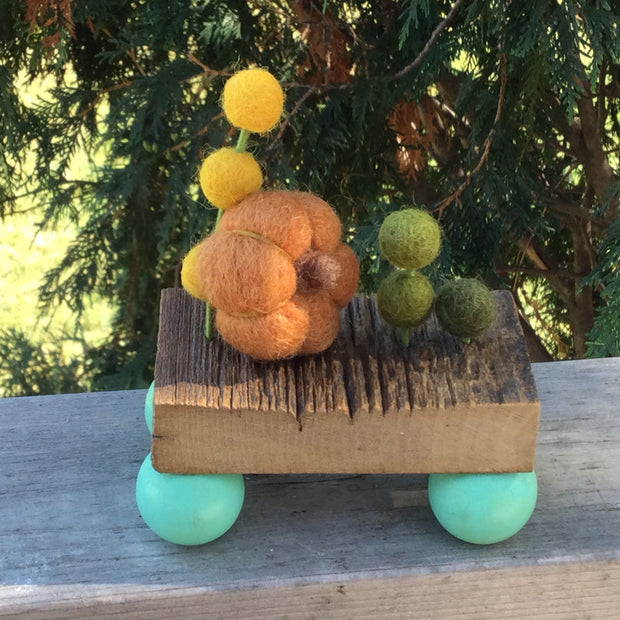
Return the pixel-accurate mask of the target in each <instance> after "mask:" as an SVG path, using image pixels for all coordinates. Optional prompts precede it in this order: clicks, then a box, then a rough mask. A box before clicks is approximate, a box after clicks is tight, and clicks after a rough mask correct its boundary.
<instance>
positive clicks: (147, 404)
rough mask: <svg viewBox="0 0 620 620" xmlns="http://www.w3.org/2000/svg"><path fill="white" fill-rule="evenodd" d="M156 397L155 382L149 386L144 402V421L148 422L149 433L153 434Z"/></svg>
mask: <svg viewBox="0 0 620 620" xmlns="http://www.w3.org/2000/svg"><path fill="white" fill-rule="evenodd" d="M154 396H155V381H153V382H152V383H151V385H150V386H149V389H148V392H147V393H146V399H145V400H144V419H145V420H146V427H147V428H148V429H149V433H153V398H154Z"/></svg>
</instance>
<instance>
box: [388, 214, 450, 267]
mask: <svg viewBox="0 0 620 620" xmlns="http://www.w3.org/2000/svg"><path fill="white" fill-rule="evenodd" d="M440 242H441V232H440V230H439V225H438V224H437V221H436V220H435V219H434V218H433V217H432V216H431V215H429V214H428V213H427V212H426V211H422V210H421V209H405V210H403V211H395V212H394V213H390V215H388V216H387V217H386V218H385V220H383V224H382V225H381V228H380V230H379V248H380V249H381V254H383V256H385V258H387V260H389V261H390V262H391V263H392V264H393V265H396V266H397V267H401V268H402V269H419V268H420V267H424V266H425V265H428V264H429V263H430V262H431V261H433V260H434V259H435V258H436V257H437V254H439V245H440Z"/></svg>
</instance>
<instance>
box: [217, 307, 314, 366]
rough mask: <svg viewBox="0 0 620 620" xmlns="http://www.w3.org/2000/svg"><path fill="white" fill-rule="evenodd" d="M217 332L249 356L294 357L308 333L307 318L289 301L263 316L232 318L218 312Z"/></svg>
mask: <svg viewBox="0 0 620 620" xmlns="http://www.w3.org/2000/svg"><path fill="white" fill-rule="evenodd" d="M215 323H216V327H217V330H218V331H219V333H220V335H221V336H222V338H223V339H224V340H225V341H226V342H227V343H228V344H229V345H231V346H232V347H234V348H235V349H237V350H238V351H241V352H242V353H245V354H246V355H249V356H250V357H253V358H256V359H259V360H265V361H271V360H277V359H283V358H286V357H291V356H292V355H295V354H296V353H297V352H298V351H299V348H300V347H301V344H302V342H303V341H304V340H305V339H306V336H307V334H308V324H309V322H308V315H307V313H306V311H305V310H304V309H303V308H302V307H301V306H300V305H299V304H297V303H295V301H293V300H289V301H287V302H285V303H284V304H283V305H282V306H280V307H279V308H278V309H277V310H274V311H273V312H270V313H269V314H265V315H263V316H260V317H253V318H250V317H241V316H233V315H230V314H227V313H226V312H223V311H222V310H218V311H217V314H216V318H215Z"/></svg>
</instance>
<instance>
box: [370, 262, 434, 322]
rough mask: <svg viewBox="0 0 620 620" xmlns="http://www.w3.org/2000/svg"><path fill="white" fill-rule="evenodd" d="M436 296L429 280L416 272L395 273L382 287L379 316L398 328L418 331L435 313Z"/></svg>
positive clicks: (378, 299) (378, 290) (379, 296)
mask: <svg viewBox="0 0 620 620" xmlns="http://www.w3.org/2000/svg"><path fill="white" fill-rule="evenodd" d="M433 299H434V292H433V287H432V286H431V283H430V282H429V281H428V278H427V277H426V276H423V275H422V274H421V273H418V272H417V271H393V272H392V273H391V274H390V275H389V276H388V277H387V278H385V280H383V281H382V282H381V284H379V288H378V289H377V308H378V310H379V314H380V315H381V316H382V317H383V318H384V319H385V321H387V322H388V323H390V324H391V325H394V326H396V327H405V328H409V327H416V326H418V325H421V324H422V323H424V321H426V319H427V318H428V316H429V314H430V313H431V310H432V309H433Z"/></svg>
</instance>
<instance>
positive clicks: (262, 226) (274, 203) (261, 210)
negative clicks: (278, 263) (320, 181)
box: [218, 191, 312, 260]
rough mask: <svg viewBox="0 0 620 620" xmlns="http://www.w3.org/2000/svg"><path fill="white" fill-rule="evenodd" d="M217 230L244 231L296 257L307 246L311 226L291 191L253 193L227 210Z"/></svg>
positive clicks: (308, 246)
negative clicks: (266, 240)
mask: <svg viewBox="0 0 620 620" xmlns="http://www.w3.org/2000/svg"><path fill="white" fill-rule="evenodd" d="M218 230H231V231H232V230H245V231H249V232H252V233H255V234H257V235H260V236H262V237H265V238H266V239H269V241H271V242H272V243H274V244H275V245H277V246H278V247H280V248H281V249H282V250H284V251H285V252H286V253H287V254H288V255H289V256H290V257H291V259H292V260H297V259H298V258H299V257H300V256H301V255H302V254H303V253H304V252H306V251H308V250H309V249H310V243H311V240H312V228H311V226H310V219H309V218H308V216H307V214H306V209H305V208H304V207H303V206H302V205H300V204H299V201H298V200H296V199H295V196H294V195H293V193H292V192H284V191H273V192H255V193H253V194H250V195H249V196H246V197H245V198H244V199H243V200H241V202H239V204H237V205H236V206H235V208H234V209H228V210H227V211H226V212H225V213H224V214H223V215H222V219H221V220H220V223H219V226H218Z"/></svg>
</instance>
